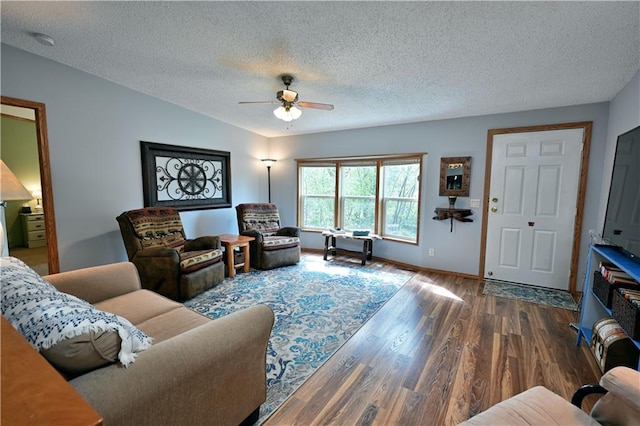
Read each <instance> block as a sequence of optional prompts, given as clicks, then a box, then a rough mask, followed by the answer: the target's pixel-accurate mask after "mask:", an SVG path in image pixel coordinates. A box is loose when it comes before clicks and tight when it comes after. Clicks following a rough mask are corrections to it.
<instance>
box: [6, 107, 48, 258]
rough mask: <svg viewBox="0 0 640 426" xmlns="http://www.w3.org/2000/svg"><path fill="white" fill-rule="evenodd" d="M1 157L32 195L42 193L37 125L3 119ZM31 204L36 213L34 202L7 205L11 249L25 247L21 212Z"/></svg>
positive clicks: (12, 202) (18, 120)
mask: <svg viewBox="0 0 640 426" xmlns="http://www.w3.org/2000/svg"><path fill="white" fill-rule="evenodd" d="M0 128H1V135H2V139H0V157H1V158H2V160H3V161H4V162H5V164H6V165H7V166H8V167H9V168H10V169H11V171H12V172H13V173H14V174H15V175H16V176H17V178H18V179H19V180H20V182H22V184H23V185H24V186H25V188H27V189H28V190H29V191H33V190H35V189H40V164H39V161H38V139H37V136H36V125H35V123H34V122H32V121H26V120H20V119H14V118H11V117H7V116H2V121H1V123H0ZM24 203H29V205H30V206H31V208H32V209H33V208H34V206H35V203H36V202H35V200H24V201H7V208H6V210H5V216H6V221H7V239H8V243H9V248H12V247H19V246H23V245H24V239H23V238H22V223H21V222H20V209H21V207H22V205H23V204H24Z"/></svg>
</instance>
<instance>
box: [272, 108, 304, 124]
mask: <svg viewBox="0 0 640 426" xmlns="http://www.w3.org/2000/svg"><path fill="white" fill-rule="evenodd" d="M273 115H275V116H276V117H277V118H279V119H280V120H282V121H292V120H297V119H298V118H300V116H301V115H302V111H300V109H298V108H296V107H294V106H292V107H285V106H279V107H278V108H276V109H274V110H273Z"/></svg>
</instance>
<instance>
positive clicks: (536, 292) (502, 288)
mask: <svg viewBox="0 0 640 426" xmlns="http://www.w3.org/2000/svg"><path fill="white" fill-rule="evenodd" d="M482 294H487V295H491V296H498V297H506V298H508V299H517V300H522V301H524V302H530V303H538V304H540V305H547V306H551V307H554V308H562V309H569V310H571V311H574V312H575V311H577V310H578V304H577V303H576V302H575V300H573V296H571V294H570V293H569V292H568V291H564V290H556V289H551V288H544V287H536V286H530V285H524V284H517V283H512V282H508V281H497V280H485V281H484V290H483V292H482Z"/></svg>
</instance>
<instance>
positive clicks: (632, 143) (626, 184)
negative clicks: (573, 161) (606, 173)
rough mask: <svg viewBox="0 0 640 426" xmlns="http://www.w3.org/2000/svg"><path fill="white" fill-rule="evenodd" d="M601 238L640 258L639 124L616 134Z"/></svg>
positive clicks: (625, 252)
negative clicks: (616, 138)
mask: <svg viewBox="0 0 640 426" xmlns="http://www.w3.org/2000/svg"><path fill="white" fill-rule="evenodd" d="M602 239H603V240H604V242H605V243H607V244H610V245H614V246H616V247H619V248H620V249H621V251H622V252H623V253H624V254H627V255H628V256H631V257H635V258H636V260H638V259H640V126H638V127H636V128H635V129H633V130H630V131H628V132H626V133H623V134H622V135H620V136H618V144H617V146H616V155H615V159H614V162H613V171H612V176H611V187H610V189H609V201H608V203H607V211H606V215H605V220H604V229H603V231H602Z"/></svg>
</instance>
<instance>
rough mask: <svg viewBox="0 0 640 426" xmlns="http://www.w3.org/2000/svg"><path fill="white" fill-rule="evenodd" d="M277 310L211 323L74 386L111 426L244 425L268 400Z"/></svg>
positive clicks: (78, 380) (265, 309)
mask: <svg viewBox="0 0 640 426" xmlns="http://www.w3.org/2000/svg"><path fill="white" fill-rule="evenodd" d="M273 320H274V315H273V311H272V310H271V309H270V308H269V307H267V306H265V305H258V306H253V307H251V308H248V309H245V310H243V311H239V312H235V313H233V314H230V315H227V316H225V317H223V318H220V319H217V320H214V321H211V322H210V323H207V324H204V325H202V326H200V327H197V328H194V329H192V330H190V331H188V332H185V333H183V334H180V335H178V336H176V337H174V338H172V339H169V340H165V341H163V342H160V343H158V344H157V345H152V346H151V347H150V348H149V349H147V350H145V351H143V352H141V353H140V354H139V355H138V358H137V359H136V361H135V362H134V363H133V364H132V365H131V366H129V368H127V369H125V368H123V367H122V366H120V365H118V364H113V365H111V366H109V367H106V368H102V369H99V370H95V371H92V372H90V373H87V374H85V375H83V376H80V377H78V378H76V379H73V380H72V381H71V382H70V383H71V384H72V385H73V386H74V387H75V388H76V390H77V391H78V392H79V393H80V394H81V395H82V396H83V397H84V398H85V399H86V400H87V401H88V402H89V403H90V404H91V405H92V406H93V407H94V409H95V410H96V411H98V413H100V414H101V415H102V416H103V418H104V422H105V424H117V425H140V424H200V423H202V421H203V419H205V418H206V419H207V422H208V423H211V424H239V423H240V422H241V421H242V420H243V419H244V418H246V417H247V416H248V415H249V414H251V412H253V411H254V410H255V409H256V408H257V407H258V406H260V404H262V403H263V402H264V401H265V399H266V373H265V370H266V362H265V359H266V349H267V342H268V339H269V336H270V333H271V327H272V326H273Z"/></svg>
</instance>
